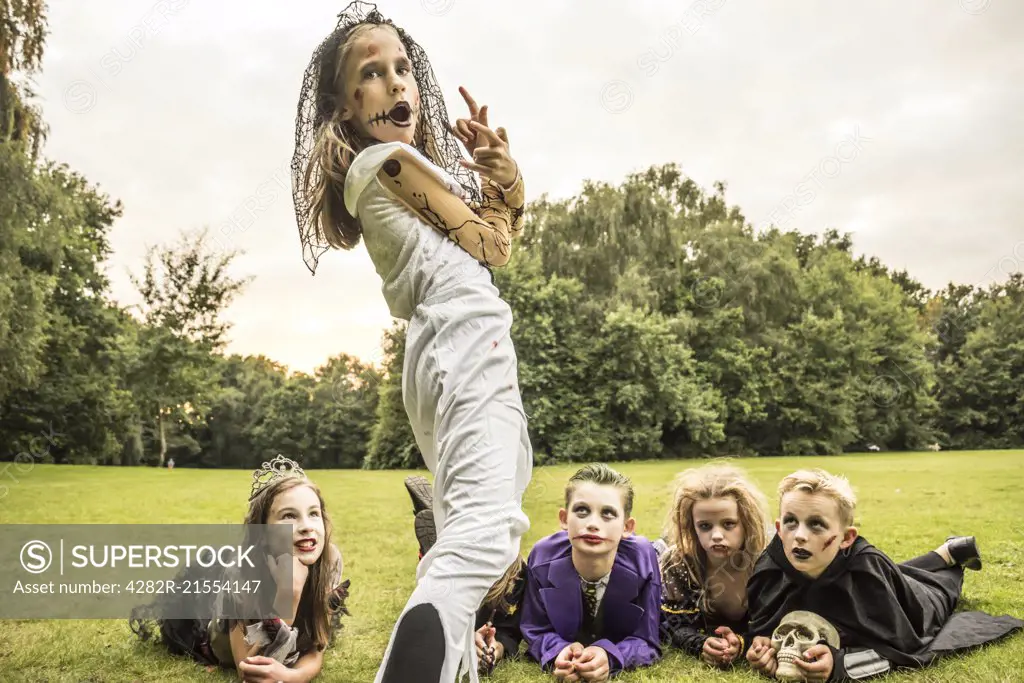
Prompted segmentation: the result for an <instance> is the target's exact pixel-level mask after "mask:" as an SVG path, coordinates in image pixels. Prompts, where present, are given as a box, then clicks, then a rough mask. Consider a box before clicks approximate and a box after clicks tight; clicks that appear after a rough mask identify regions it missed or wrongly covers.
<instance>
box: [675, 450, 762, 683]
mask: <svg viewBox="0 0 1024 683" xmlns="http://www.w3.org/2000/svg"><path fill="white" fill-rule="evenodd" d="M767 510H768V506H767V501H766V499H765V496H764V494H763V493H761V491H760V490H759V489H758V488H757V487H756V486H755V485H754V484H753V482H751V481H750V479H749V478H748V477H747V475H746V474H745V473H744V472H743V471H742V470H741V469H739V468H738V467H735V466H733V465H730V464H728V463H724V462H714V463H710V464H707V465H704V466H702V467H695V468H691V469H688V470H686V471H684V472H682V473H681V474H680V475H679V476H678V477H677V478H676V483H675V494H674V495H673V499H672V506H671V508H670V509H669V513H668V515H667V519H666V524H665V532H664V533H665V541H666V548H665V549H664V550H663V552H662V553H661V557H660V564H661V571H662V585H663V593H664V594H663V600H662V618H661V634H662V640H663V642H665V643H667V644H668V645H670V646H672V647H677V648H680V649H682V650H684V651H685V652H687V653H689V654H691V655H693V656H695V657H700V658H701V659H702V660H703V661H704V662H706V663H707V664H709V665H712V666H719V667H725V666H729V665H731V664H732V663H733V662H734V661H735V660H736V659H737V658H738V657H741V656H742V655H743V654H744V653H745V651H746V647H747V644H748V641H749V639H748V638H747V637H746V631H747V602H746V590H747V579H748V578H749V577H750V574H751V571H752V570H753V567H754V563H755V562H756V560H757V558H758V556H759V555H760V554H761V552H762V551H763V550H764V548H765V546H766V545H767V535H768V530H769V528H770V527H769V523H768V514H767ZM712 634H715V635H712Z"/></svg>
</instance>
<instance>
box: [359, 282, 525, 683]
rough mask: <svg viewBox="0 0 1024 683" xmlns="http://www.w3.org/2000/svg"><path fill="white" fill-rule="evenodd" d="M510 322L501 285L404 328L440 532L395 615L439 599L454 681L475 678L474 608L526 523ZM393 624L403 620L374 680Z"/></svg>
mask: <svg viewBox="0 0 1024 683" xmlns="http://www.w3.org/2000/svg"><path fill="white" fill-rule="evenodd" d="M476 286H477V287H479V283H477V285H476ZM488 286H489V285H488ZM511 324H512V316H511V311H510V310H509V309H508V305H507V304H506V303H505V302H504V301H501V300H500V299H498V298H497V296H496V290H494V292H488V291H483V292H479V291H478V292H475V293H474V292H473V291H469V292H462V293H460V296H459V297H458V298H449V299H447V300H446V301H441V302H435V303H424V304H421V305H420V306H419V307H417V309H416V311H415V312H414V313H413V316H412V319H411V320H410V321H409V327H408V331H407V334H406V347H405V354H406V355H405V363H404V367H403V378H402V385H403V386H402V395H403V399H404V402H405V407H406V410H407V412H408V414H409V420H410V423H411V425H412V429H413V431H414V433H415V436H416V443H417V445H418V446H419V449H420V451H421V452H422V454H423V458H424V460H425V462H426V465H427V468H428V469H429V470H430V471H431V472H432V473H433V474H434V522H435V524H436V527H437V542H436V543H435V544H434V546H433V547H432V548H431V549H430V551H429V552H428V553H427V554H426V555H425V556H424V557H423V559H422V560H421V561H420V564H419V567H418V568H417V572H416V578H417V584H416V588H415V590H414V591H413V594H412V596H411V597H410V598H409V601H408V603H407V604H406V606H405V609H404V610H403V611H402V615H401V616H400V617H399V621H401V617H402V616H404V615H405V613H406V612H408V611H409V610H410V609H411V608H413V607H415V606H416V605H420V604H423V603H430V604H431V605H433V606H434V607H435V608H436V609H437V611H438V614H439V615H440V617H441V623H442V625H443V628H444V637H445V644H446V653H445V660H444V667H443V669H442V672H441V678H440V682H439V683H455V681H456V680H457V679H458V680H461V679H462V676H463V675H465V674H466V673H468V674H469V676H470V680H471V681H472V682H473V683H477V681H478V677H477V671H476V666H477V665H476V646H475V644H474V640H473V634H474V626H475V620H476V612H477V610H478V609H479V608H480V604H481V603H482V602H483V599H484V597H485V596H486V595H487V591H488V590H490V588H491V586H492V585H493V584H494V583H495V582H496V581H497V580H498V579H499V578H501V576H502V575H503V574H504V573H505V571H506V569H508V567H509V565H510V564H512V562H513V560H515V559H516V557H518V555H519V552H520V541H521V538H522V536H523V534H524V533H525V532H526V531H527V530H528V529H529V527H530V522H529V520H528V518H527V517H526V515H525V514H524V513H523V510H522V498H523V492H524V491H525V490H526V486H527V484H529V481H530V477H531V473H532V468H533V451H532V448H531V446H530V439H529V435H528V433H527V426H526V413H525V411H524V410H523V406H522V399H521V396H520V393H519V383H518V380H517V359H516V354H515V349H514V348H513V345H512V340H511V337H510V335H509V332H510V329H511ZM396 631H397V624H396V628H395V630H393V631H392V634H391V642H389V643H388V647H387V651H386V652H385V654H384V661H383V663H382V664H381V667H380V669H379V670H378V672H377V678H376V679H375V680H376V682H377V683H380V681H381V678H382V676H383V674H384V669H385V667H386V665H387V661H388V658H389V656H390V654H391V648H392V645H393V644H394V639H395V632H396ZM397 656H401V654H400V653H399V654H398V655H397ZM460 672H461V673H460Z"/></svg>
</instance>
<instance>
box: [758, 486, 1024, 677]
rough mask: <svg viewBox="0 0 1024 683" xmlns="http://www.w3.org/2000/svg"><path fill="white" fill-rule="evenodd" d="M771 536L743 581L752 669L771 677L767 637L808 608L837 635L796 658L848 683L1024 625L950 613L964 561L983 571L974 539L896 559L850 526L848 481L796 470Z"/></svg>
mask: <svg viewBox="0 0 1024 683" xmlns="http://www.w3.org/2000/svg"><path fill="white" fill-rule="evenodd" d="M779 497H780V503H779V508H780V510H779V512H780V519H779V520H776V522H775V528H776V530H777V532H778V533H777V534H776V536H775V538H773V539H772V541H771V543H769V545H768V548H767V549H766V550H765V552H764V553H763V554H762V555H761V558H760V559H759V560H758V562H757V565H756V566H755V567H754V573H753V575H752V576H751V578H750V581H749V582H748V584H747V596H748V601H749V608H750V633H751V635H753V636H754V639H753V642H752V643H751V647H750V649H749V650H748V652H747V659H748V661H749V662H750V665H751V667H753V668H754V669H755V670H758V671H760V672H762V673H764V674H766V675H768V676H773V675H774V674H775V671H776V667H777V664H778V663H777V660H776V655H777V653H776V652H775V649H774V648H773V647H772V643H771V640H770V638H771V634H772V632H773V631H774V630H775V629H776V627H778V625H779V622H780V621H781V620H782V619H783V617H785V616H786V615H787V614H789V613H790V612H793V611H796V610H806V611H809V612H814V613H816V614H818V615H820V616H821V617H823V618H825V619H827V620H828V621H829V622H831V623H832V625H833V626H835V627H836V629H837V630H838V632H839V642H840V647H839V649H834V648H832V647H830V646H829V645H827V644H824V643H818V644H815V645H813V646H811V647H810V648H809V649H808V650H807V651H806V652H805V653H804V655H803V656H804V660H803V661H801V660H800V659H797V660H796V661H795V664H796V666H797V667H798V668H799V669H800V670H801V672H802V673H803V674H804V676H805V680H808V681H849V680H859V679H863V678H867V677H869V676H874V675H878V674H884V673H886V672H888V671H890V670H892V669H895V668H897V667H908V668H917V667H923V666H927V665H929V664H931V663H932V662H933V661H935V660H936V659H937V658H938V657H940V656H942V655H946V654H949V653H952V652H957V651H962V650H967V649H970V648H973V647H977V646H980V645H984V644H986V643H990V642H993V641H995V640H997V639H999V638H1002V637H1004V636H1006V635H1008V634H1010V633H1012V632H1014V631H1016V630H1018V629H1021V628H1024V621H1021V620H1019V619H1015V618H1013V617H1010V616H1001V617H994V616H991V615H988V614H985V613H983V612H957V613H954V611H953V610H954V609H955V608H956V604H957V601H958V600H959V598H960V591H961V588H962V587H963V576H964V567H967V568H969V569H974V570H979V569H981V557H980V555H979V554H978V548H977V545H976V543H975V540H974V537H973V536H971V537H950V538H949V539H947V541H946V542H945V543H943V544H942V545H941V546H939V547H938V548H937V549H936V550H934V551H933V552H930V553H928V554H926V555H923V556H921V557H918V558H914V559H913V560H909V561H908V562H904V563H902V564H896V563H895V562H893V561H892V560H891V559H889V558H888V557H886V556H885V555H884V554H883V553H882V552H880V551H879V550H878V549H877V548H875V547H874V546H872V545H871V544H870V543H868V542H867V540H865V539H864V538H860V537H858V535H857V529H856V528H854V526H853V512H854V508H855V507H856V499H855V497H854V494H853V490H852V488H851V487H850V484H849V482H848V481H847V480H846V479H845V478H843V477H838V476H834V475H831V474H829V473H828V472H825V471H823V470H814V471H806V470H801V471H799V472H795V473H793V474H791V475H789V476H788V477H786V478H785V479H783V480H782V482H781V484H780V485H779Z"/></svg>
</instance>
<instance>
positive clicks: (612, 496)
mask: <svg viewBox="0 0 1024 683" xmlns="http://www.w3.org/2000/svg"><path fill="white" fill-rule="evenodd" d="M558 521H559V522H560V523H561V525H562V529H564V530H566V531H568V532H569V542H570V543H572V547H573V550H574V551H575V552H578V553H580V554H582V555H584V556H589V557H597V556H601V555H607V554H608V553H610V552H613V551H616V550H618V548H619V541H620V540H622V539H623V538H627V537H629V536H631V535H632V534H633V529H634V528H635V526H636V520H635V519H633V518H632V517H629V518H627V517H626V514H625V510H624V507H623V495H622V491H621V490H620V489H618V488H616V487H615V486H611V485H607V484H604V485H602V484H595V483H593V482H590V481H585V482H582V483H580V484H578V485H577V486H576V489H575V490H574V491H573V494H572V498H571V500H570V501H569V508H568V509H566V508H562V509H561V510H559V511H558Z"/></svg>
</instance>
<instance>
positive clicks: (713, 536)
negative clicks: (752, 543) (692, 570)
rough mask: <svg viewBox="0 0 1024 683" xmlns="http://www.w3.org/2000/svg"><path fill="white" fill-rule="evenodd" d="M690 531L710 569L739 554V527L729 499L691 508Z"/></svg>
mask: <svg viewBox="0 0 1024 683" xmlns="http://www.w3.org/2000/svg"><path fill="white" fill-rule="evenodd" d="M693 529H694V531H696V533H697V540H699V541H700V545H701V547H702V548H704V552H705V553H707V556H708V563H709V564H710V565H713V566H714V565H720V564H722V563H723V562H725V561H726V560H727V559H729V557H731V556H732V555H733V554H734V553H736V552H739V551H742V550H743V540H744V534H743V524H742V523H740V511H739V506H738V505H737V504H736V499H735V498H733V497H732V496H722V497H721V498H708V499H707V500H698V501H697V502H696V503H694V504H693Z"/></svg>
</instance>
